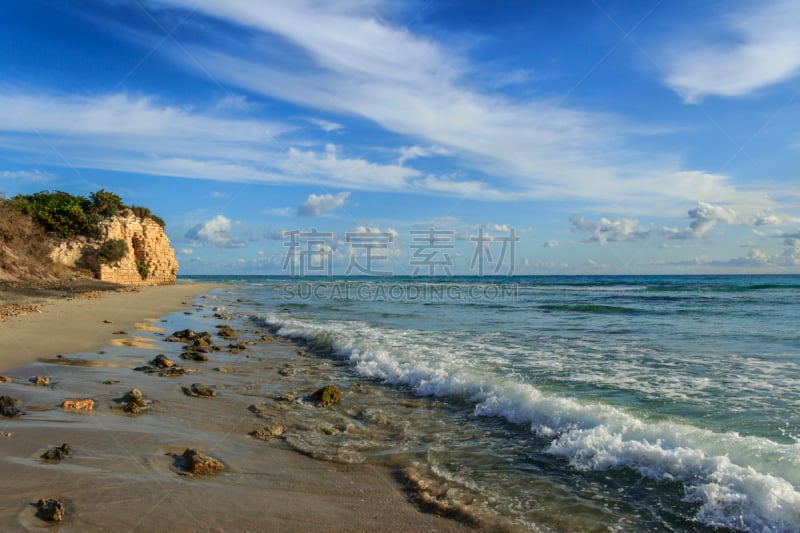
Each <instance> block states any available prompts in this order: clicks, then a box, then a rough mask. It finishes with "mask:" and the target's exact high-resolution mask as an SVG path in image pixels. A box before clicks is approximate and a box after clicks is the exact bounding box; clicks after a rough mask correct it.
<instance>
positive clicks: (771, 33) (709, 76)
mask: <svg viewBox="0 0 800 533" xmlns="http://www.w3.org/2000/svg"><path fill="white" fill-rule="evenodd" d="M722 23H723V26H724V28H723V29H724V32H723V35H720V36H709V37H707V38H706V42H701V43H689V45H688V46H687V45H680V46H676V47H675V49H674V50H673V51H672V52H671V54H670V55H671V56H672V57H671V60H670V67H669V73H668V75H667V77H666V80H665V81H666V83H667V85H669V86H670V87H671V88H672V89H673V90H675V91H676V92H678V93H679V94H680V95H681V96H683V98H684V100H686V101H687V102H698V101H700V100H702V99H703V98H704V97H705V96H710V95H717V96H742V95H747V94H750V93H752V92H754V91H757V90H758V89H761V88H763V87H767V86H770V85H774V84H776V83H781V82H784V81H786V80H789V79H791V78H794V77H795V76H797V75H798V74H800V32H798V31H797V28H798V27H800V4H798V3H797V2H796V1H794V0H771V1H764V2H757V3H754V4H753V5H752V7H749V8H748V9H745V10H740V11H738V12H735V13H733V14H732V15H730V16H726V17H725V18H724V19H723V20H722ZM703 31H706V28H703ZM714 37H717V38H716V39H715V38H714Z"/></svg>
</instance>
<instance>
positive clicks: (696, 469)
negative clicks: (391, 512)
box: [266, 315, 800, 531]
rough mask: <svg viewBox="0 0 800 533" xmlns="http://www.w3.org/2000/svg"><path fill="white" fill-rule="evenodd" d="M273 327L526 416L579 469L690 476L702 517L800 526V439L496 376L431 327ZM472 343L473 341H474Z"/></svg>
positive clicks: (734, 523) (427, 388) (743, 525)
mask: <svg viewBox="0 0 800 533" xmlns="http://www.w3.org/2000/svg"><path fill="white" fill-rule="evenodd" d="M266 322H267V324H268V325H270V326H272V327H273V328H275V329H276V332H277V334H279V335H282V336H285V337H290V338H302V339H305V340H308V341H314V340H315V339H316V340H317V341H322V342H323V343H324V344H325V345H326V347H330V348H331V349H332V350H334V352H335V353H337V354H338V355H339V356H341V357H343V358H345V359H347V360H348V361H349V362H350V364H351V365H352V366H353V368H354V369H355V370H356V371H357V372H358V373H360V374H361V375H363V376H366V377H371V378H377V379H381V380H383V381H384V382H386V383H389V384H396V385H402V386H406V387H409V388H411V389H412V390H414V391H415V392H416V393H417V394H420V395H435V396H439V397H456V398H458V399H459V400H460V401H465V402H468V403H469V404H471V405H473V406H474V410H475V413H476V414H477V415H480V416H497V417H502V418H504V419H506V420H509V421H511V422H515V423H523V424H528V425H530V427H531V430H532V431H533V432H535V433H536V434H538V435H540V436H544V437H547V438H552V442H551V444H550V446H549V448H548V452H549V453H551V454H553V455H554V456H560V457H563V458H564V459H565V460H566V461H568V462H569V463H570V464H571V465H572V466H573V467H575V468H577V469H582V470H606V469H613V468H621V467H625V468H629V469H633V470H635V471H637V472H639V473H640V474H641V475H642V476H645V477H647V478H650V479H654V480H656V481H674V482H679V483H681V484H682V485H683V486H684V490H685V499H686V500H687V501H689V502H694V503H697V504H699V506H700V507H699V511H698V512H697V515H696V518H697V519H698V520H699V521H701V522H702V523H705V524H709V525H717V526H724V527H731V528H736V529H743V530H748V531H798V530H800V492H798V490H797V489H796V487H798V486H800V444H796V443H795V444H780V443H777V442H774V441H771V440H769V439H764V438H759V437H753V436H742V435H739V434H737V433H733V432H726V433H720V432H712V431H710V430H708V429H703V428H698V427H695V426H692V425H689V424H686V423H683V422H680V421H662V422H648V421H644V420H642V419H639V418H637V417H636V416H634V415H633V414H631V413H629V412H627V411H625V410H623V409H620V408H618V407H614V406H610V405H606V404H603V403H600V402H585V401H578V400H575V399H572V398H567V397H562V396H558V395H555V394H550V393H545V392H543V391H542V390H540V389H538V388H536V387H535V386H533V385H531V384H529V383H524V382H520V381H519V380H515V379H514V378H513V377H509V376H508V375H505V376H499V375H497V374H496V373H492V372H491V371H490V370H488V369H487V368H485V367H484V366H482V365H481V363H480V361H478V360H476V359H475V358H474V357H470V353H469V351H470V350H469V349H468V348H465V347H463V346H459V345H448V344H447V343H443V342H433V340H432V339H426V335H428V334H427V333H426V332H420V331H408V330H405V331H399V330H389V329H381V328H378V327H375V326H369V325H368V324H365V323H355V322H329V323H324V324H323V323H318V322H317V323H312V322H311V321H309V320H303V319H297V318H288V317H278V316H276V315H269V316H267V317H266ZM473 349H474V348H473Z"/></svg>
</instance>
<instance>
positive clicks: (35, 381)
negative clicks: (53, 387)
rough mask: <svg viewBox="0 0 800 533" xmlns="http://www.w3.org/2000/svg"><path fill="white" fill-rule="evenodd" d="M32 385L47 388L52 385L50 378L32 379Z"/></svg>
mask: <svg viewBox="0 0 800 533" xmlns="http://www.w3.org/2000/svg"><path fill="white" fill-rule="evenodd" d="M31 383H33V384H34V385H37V386H39V387H47V386H48V385H50V378H48V377H46V376H36V377H32V378H31Z"/></svg>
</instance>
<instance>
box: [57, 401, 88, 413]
mask: <svg viewBox="0 0 800 533" xmlns="http://www.w3.org/2000/svg"><path fill="white" fill-rule="evenodd" d="M61 408H62V409H64V410H65V411H68V410H71V411H94V400H92V399H86V400H64V402H63V403H62V404H61Z"/></svg>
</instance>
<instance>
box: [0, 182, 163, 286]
mask: <svg viewBox="0 0 800 533" xmlns="http://www.w3.org/2000/svg"><path fill="white" fill-rule="evenodd" d="M127 214H134V215H136V216H138V217H139V218H141V219H151V220H153V221H155V222H156V223H158V224H159V225H160V226H162V227H163V226H164V221H163V220H162V219H160V218H159V217H157V216H156V215H154V214H153V213H151V212H150V210H149V209H147V208H145V207H138V206H128V205H125V203H124V202H123V201H122V198H120V196H118V195H117V194H114V193H112V192H108V191H105V190H103V189H101V190H99V191H97V192H93V193H91V194H90V195H89V196H88V197H85V196H78V195H73V194H69V193H66V192H63V191H42V192H37V193H34V194H25V195H22V194H21V195H18V196H15V197H13V198H10V199H5V198H3V197H2V196H1V195H0V280H4V279H5V280H22V281H35V280H50V279H57V278H59V277H63V276H64V275H76V274H78V275H80V274H85V275H91V272H88V271H87V272H80V271H71V270H69V269H66V267H63V266H62V265H58V264H54V263H53V261H52V259H51V257H50V252H51V250H52V249H53V247H54V246H55V245H56V244H57V243H59V242H61V241H63V240H65V239H71V238H82V237H85V238H86V239H97V238H98V237H99V235H100V223H101V222H102V221H103V220H104V219H107V218H109V217H112V216H124V215H127ZM95 248H97V249H96V253H95V254H94V255H92V256H91V257H86V258H85V260H86V261H85V262H86V266H87V267H88V268H89V269H90V270H92V271H96V268H95V267H97V265H99V264H113V263H115V262H117V261H119V260H120V259H122V258H124V257H125V256H126V255H127V254H128V253H129V252H130V250H129V247H128V245H127V244H126V243H125V242H124V241H121V240H119V239H110V240H108V241H106V242H103V243H101V244H100V246H99V247H97V246H96V245H95Z"/></svg>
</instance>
